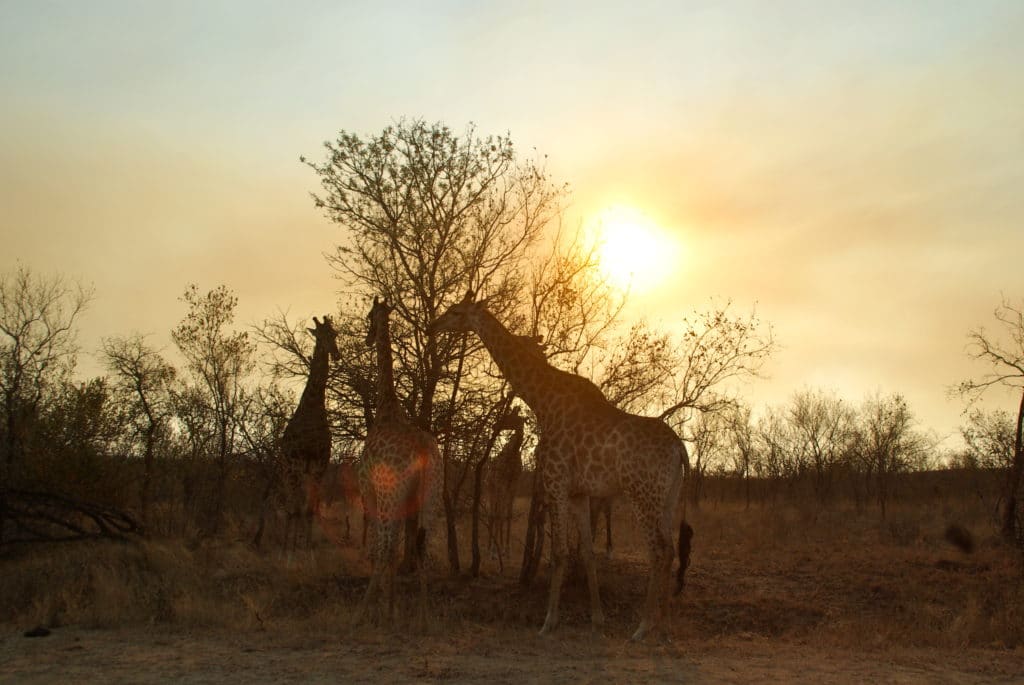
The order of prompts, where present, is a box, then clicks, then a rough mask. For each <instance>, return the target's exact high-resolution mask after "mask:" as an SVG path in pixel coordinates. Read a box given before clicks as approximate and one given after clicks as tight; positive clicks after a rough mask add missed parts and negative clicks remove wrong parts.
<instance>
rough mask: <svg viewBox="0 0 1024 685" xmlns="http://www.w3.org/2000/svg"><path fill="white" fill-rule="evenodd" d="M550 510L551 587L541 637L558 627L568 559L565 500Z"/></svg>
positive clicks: (560, 500) (554, 504)
mask: <svg viewBox="0 0 1024 685" xmlns="http://www.w3.org/2000/svg"><path fill="white" fill-rule="evenodd" d="M553 500H554V503H553V506H552V507H551V509H550V518H551V555H552V557H553V560H554V569H553V570H552V572H551V587H550V589H549V591H548V610H547V615H546V616H545V617H544V625H543V626H542V627H541V629H540V634H541V635H548V634H550V633H551V632H552V631H553V630H554V629H555V628H557V627H558V604H559V600H560V599H561V592H562V580H563V579H564V578H565V566H566V561H567V558H568V553H567V552H568V549H567V548H568V540H567V530H566V527H565V519H566V516H565V514H566V513H567V512H566V508H567V507H566V504H567V502H566V498H564V497H563V498H562V499H555V498H553Z"/></svg>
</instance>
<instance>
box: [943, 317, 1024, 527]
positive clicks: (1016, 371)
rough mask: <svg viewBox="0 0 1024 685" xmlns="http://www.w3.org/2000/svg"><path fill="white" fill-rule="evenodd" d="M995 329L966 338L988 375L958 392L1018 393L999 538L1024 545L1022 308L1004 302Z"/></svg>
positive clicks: (970, 381)
mask: <svg viewBox="0 0 1024 685" xmlns="http://www.w3.org/2000/svg"><path fill="white" fill-rule="evenodd" d="M993 316H994V318H995V320H996V323H997V327H996V330H995V331H987V330H986V329H985V328H983V327H978V328H976V329H974V330H972V331H969V332H968V334H967V341H968V342H967V354H968V355H969V356H970V357H972V358H973V359H977V360H979V361H983V362H985V363H986V364H988V366H989V371H988V373H986V374H984V375H982V376H980V377H979V378H976V379H968V380H965V381H963V382H962V383H960V385H959V388H958V389H959V392H960V394H961V395H962V396H964V397H966V398H967V399H968V400H969V401H974V400H976V399H978V398H979V397H980V396H981V395H983V394H984V393H985V391H987V390H988V389H990V388H993V387H997V386H999V387H1004V388H1009V389H1012V391H1014V392H1019V393H1020V395H1021V397H1020V401H1019V403H1018V405H1017V417H1016V418H1017V420H1016V430H1015V431H1014V444H1013V462H1012V465H1011V467H1010V469H1009V472H1008V474H1007V482H1006V507H1005V509H1004V510H1003V525H1002V532H1003V536H1004V537H1005V538H1006V539H1007V540H1014V539H1016V540H1017V541H1018V542H1019V543H1020V544H1022V545H1024V535H1021V534H1020V531H1019V528H1020V526H1021V525H1024V511H1022V510H1024V506H1022V503H1021V500H1022V489H1024V484H1022V479H1024V305H1022V304H1017V303H1013V302H1011V301H1009V300H1007V299H1006V298H1003V301H1002V302H1001V303H1000V304H999V306H998V307H996V308H995V311H994V312H993Z"/></svg>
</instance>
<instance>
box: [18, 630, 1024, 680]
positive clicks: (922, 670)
mask: <svg viewBox="0 0 1024 685" xmlns="http://www.w3.org/2000/svg"><path fill="white" fill-rule="evenodd" d="M474 632H475V633H476V634H475V635H467V634H460V635H456V636H450V637H448V636H426V637H412V638H409V637H407V636H401V635H393V636H388V635H385V634H381V635H379V636H377V638H376V639H366V638H365V637H363V638H355V637H353V636H351V635H349V636H342V637H339V638H337V639H329V638H326V637H316V638H312V639H302V638H301V637H299V636H294V637H283V636H268V635H265V634H257V633H246V634H242V635H234V636H232V635H229V634H226V633H224V632H222V631H216V632H187V633H182V632H176V631H166V630H161V629H157V630H146V629H133V630H102V629H84V628H77V627H72V628H65V629H58V630H55V631H54V632H53V633H52V634H51V635H50V636H49V637H46V638H36V639H28V638H24V637H22V636H21V634H20V631H18V632H15V631H14V630H13V629H11V628H10V627H7V628H5V629H4V636H3V638H2V640H0V681H3V682H17V683H56V682H80V683H92V682H133V683H166V682H177V683H197V684H198V683H289V682H297V683H319V682H346V683H380V682H418V681H449V682H460V683H477V682H479V683H495V684H498V683H510V684H512V683H515V684H519V683H533V682H557V683H607V682H617V683H636V682H651V683H662V682H664V683H680V682H685V683H690V682H692V683H756V682H775V683H811V682H813V683H818V684H819V685H825V684H828V683H874V682H879V683H1019V682H1024V671H1022V668H1024V660H1022V657H1021V656H1019V655H1014V654H1006V653H993V652H988V651H984V650H963V651H957V652H955V653H951V652H950V651H948V650H936V649H917V650H905V649H901V650H891V651H883V652H875V653H863V652H854V651H850V650H828V651H823V650H821V649H820V648H815V647H811V646H806V645H798V644H785V643H783V644H779V643H777V642H774V641H772V640H768V639H764V638H754V637H752V638H751V639H748V640H743V639H725V640H721V641H714V642H711V641H705V642H701V643H699V644H693V645H679V644H664V643H659V644H654V645H651V644H631V643H629V642H627V641H626V640H623V639H621V638H610V637H606V636H601V635H594V634H593V633H591V631H589V630H581V629H576V628H570V629H564V630H562V631H561V632H560V633H559V634H556V635H555V636H554V637H552V638H550V639H544V638H541V637H538V636H536V635H535V634H534V631H533V630H531V629H527V628H519V629H514V630H489V631H474Z"/></svg>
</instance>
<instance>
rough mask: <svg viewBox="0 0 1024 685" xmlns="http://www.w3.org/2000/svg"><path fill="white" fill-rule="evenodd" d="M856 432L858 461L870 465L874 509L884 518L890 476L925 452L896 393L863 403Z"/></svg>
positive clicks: (912, 463) (906, 410)
mask: <svg viewBox="0 0 1024 685" xmlns="http://www.w3.org/2000/svg"><path fill="white" fill-rule="evenodd" d="M858 423H859V427H858V431H857V436H858V449H859V451H860V452H861V455H862V458H863V459H864V460H865V461H867V462H869V463H870V464H872V465H873V470H874V472H875V478H876V482H877V484H878V490H877V494H878V506H879V509H880V511H881V513H882V517H883V518H884V517H885V515H886V505H887V504H888V500H889V497H890V494H891V493H890V486H891V480H892V476H893V474H896V473H899V472H901V471H905V470H908V469H909V468H911V467H912V466H913V465H914V464H915V463H916V462H917V461H918V460H919V459H920V458H921V454H922V452H923V451H924V450H925V448H926V443H925V439H924V436H923V435H922V434H921V433H919V432H918V431H917V430H916V429H915V426H914V416H913V414H912V413H911V411H910V409H909V408H908V407H907V402H906V400H905V399H904V398H903V396H902V395H900V394H899V393H894V394H892V395H889V396H884V395H882V394H880V393H878V394H875V395H873V396H871V397H869V398H868V399H867V400H865V401H864V404H863V406H862V407H861V410H860V420H859V422H858Z"/></svg>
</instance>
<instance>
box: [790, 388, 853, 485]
mask: <svg viewBox="0 0 1024 685" xmlns="http://www.w3.org/2000/svg"><path fill="white" fill-rule="evenodd" d="M788 419H789V422H790V425H791V427H792V429H793V433H792V436H793V438H794V444H793V447H794V448H795V450H796V454H795V457H796V459H797V460H798V461H799V463H800V464H801V465H804V466H805V467H807V468H809V469H810V470H811V471H812V473H813V474H814V492H815V494H816V495H817V497H818V500H819V501H820V502H822V503H824V502H827V501H828V500H829V498H830V496H831V494H832V480H833V477H834V475H835V470H836V467H837V466H838V465H839V463H840V461H841V460H842V459H843V458H845V457H846V456H847V455H848V454H849V449H848V448H849V445H850V441H851V440H852V439H853V437H854V424H855V412H854V410H853V408H852V407H850V406H848V405H847V404H846V403H845V402H843V400H842V398H840V397H838V396H837V395H836V394H835V393H831V392H825V391H822V390H812V389H809V388H808V389H805V390H801V391H799V392H797V393H795V394H794V395H793V399H792V403H791V405H790V407H789V414H788Z"/></svg>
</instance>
